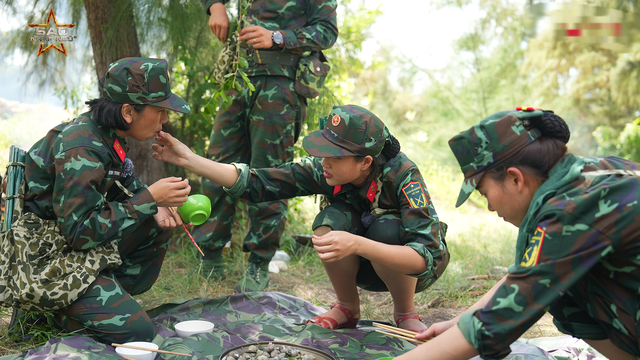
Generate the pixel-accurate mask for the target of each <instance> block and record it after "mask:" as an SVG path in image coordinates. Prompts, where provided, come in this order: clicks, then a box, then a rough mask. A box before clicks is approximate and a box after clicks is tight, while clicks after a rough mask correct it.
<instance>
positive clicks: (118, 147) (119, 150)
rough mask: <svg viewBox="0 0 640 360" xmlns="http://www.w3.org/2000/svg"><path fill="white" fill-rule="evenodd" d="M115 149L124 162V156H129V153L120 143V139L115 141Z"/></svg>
mask: <svg viewBox="0 0 640 360" xmlns="http://www.w3.org/2000/svg"><path fill="white" fill-rule="evenodd" d="M113 149H114V150H115V151H116V154H118V156H119V157H120V161H122V162H124V158H125V157H127V154H126V153H125V152H124V149H123V148H122V145H120V141H118V139H116V141H115V142H114V143H113Z"/></svg>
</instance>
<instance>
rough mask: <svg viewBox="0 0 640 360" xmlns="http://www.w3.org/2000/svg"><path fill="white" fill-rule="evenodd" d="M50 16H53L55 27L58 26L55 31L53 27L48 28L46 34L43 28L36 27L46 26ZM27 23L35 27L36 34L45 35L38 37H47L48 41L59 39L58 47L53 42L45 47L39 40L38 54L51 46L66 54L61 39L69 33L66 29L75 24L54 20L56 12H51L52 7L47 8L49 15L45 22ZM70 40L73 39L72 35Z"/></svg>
mask: <svg viewBox="0 0 640 360" xmlns="http://www.w3.org/2000/svg"><path fill="white" fill-rule="evenodd" d="M51 18H53V23H54V24H55V25H56V28H58V32H57V33H56V32H55V30H54V29H53V28H51V29H49V31H48V32H47V33H46V34H45V31H44V29H37V28H48V27H49V21H50V20H51ZM28 25H29V27H32V28H36V35H46V37H44V38H40V39H49V41H52V39H55V38H58V40H59V41H60V47H57V46H55V45H54V44H49V46H47V47H46V48H45V47H44V43H43V42H41V43H40V49H38V56H40V55H42V54H43V53H44V52H45V51H47V50H49V49H51V48H54V49H56V50H58V51H60V52H61V53H63V54H64V56H67V50H66V49H65V48H64V44H63V43H62V41H64V40H65V39H64V35H69V30H68V29H71V28H72V27H74V26H76V24H58V20H56V14H55V13H54V12H53V8H51V10H49V16H48V17H47V22H46V23H45V24H28ZM70 41H73V38H72V37H71V39H70ZM43 48H44V49H43Z"/></svg>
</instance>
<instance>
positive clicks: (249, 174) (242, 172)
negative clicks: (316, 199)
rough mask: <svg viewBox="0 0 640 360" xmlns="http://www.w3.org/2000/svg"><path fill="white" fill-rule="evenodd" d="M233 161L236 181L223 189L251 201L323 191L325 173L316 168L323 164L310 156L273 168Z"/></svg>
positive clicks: (284, 197)
mask: <svg viewBox="0 0 640 360" xmlns="http://www.w3.org/2000/svg"><path fill="white" fill-rule="evenodd" d="M234 165H235V166H236V168H237V169H238V181H236V183H235V184H234V185H233V186H232V187H231V188H229V189H226V188H225V190H226V191H227V193H229V195H231V196H234V197H241V198H243V199H248V200H249V201H251V202H256V203H257V202H263V201H273V200H280V199H291V198H294V197H296V196H305V195H312V194H323V193H325V192H326V190H325V189H323V184H322V180H323V179H324V177H323V176H322V172H319V171H318V166H320V169H322V166H321V165H320V162H319V161H318V160H317V159H314V158H311V157H306V158H303V159H301V160H300V161H299V162H290V163H286V164H282V165H280V166H278V167H276V168H264V169H249V166H248V165H246V164H234ZM325 184H326V182H325ZM327 186H328V185H327Z"/></svg>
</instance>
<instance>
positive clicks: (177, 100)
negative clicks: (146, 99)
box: [149, 94, 191, 114]
mask: <svg viewBox="0 0 640 360" xmlns="http://www.w3.org/2000/svg"><path fill="white" fill-rule="evenodd" d="M149 105H153V106H158V107H161V108H165V109H169V110H174V111H178V112H181V113H183V114H189V113H191V107H190V106H189V104H187V102H186V101H184V100H183V99H182V98H181V97H179V96H178V95H176V94H171V96H169V97H168V98H166V99H164V100H162V101H158V102H156V103H150V104H149Z"/></svg>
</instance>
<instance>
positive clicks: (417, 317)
mask: <svg viewBox="0 0 640 360" xmlns="http://www.w3.org/2000/svg"><path fill="white" fill-rule="evenodd" d="M409 319H416V320H420V322H424V321H422V316H420V315H418V314H409V315H405V316H401V317H400V318H399V319H398V320H396V326H397V327H400V324H402V323H403V322H405V321H406V320H409ZM425 330H426V329H425Z"/></svg>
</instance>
